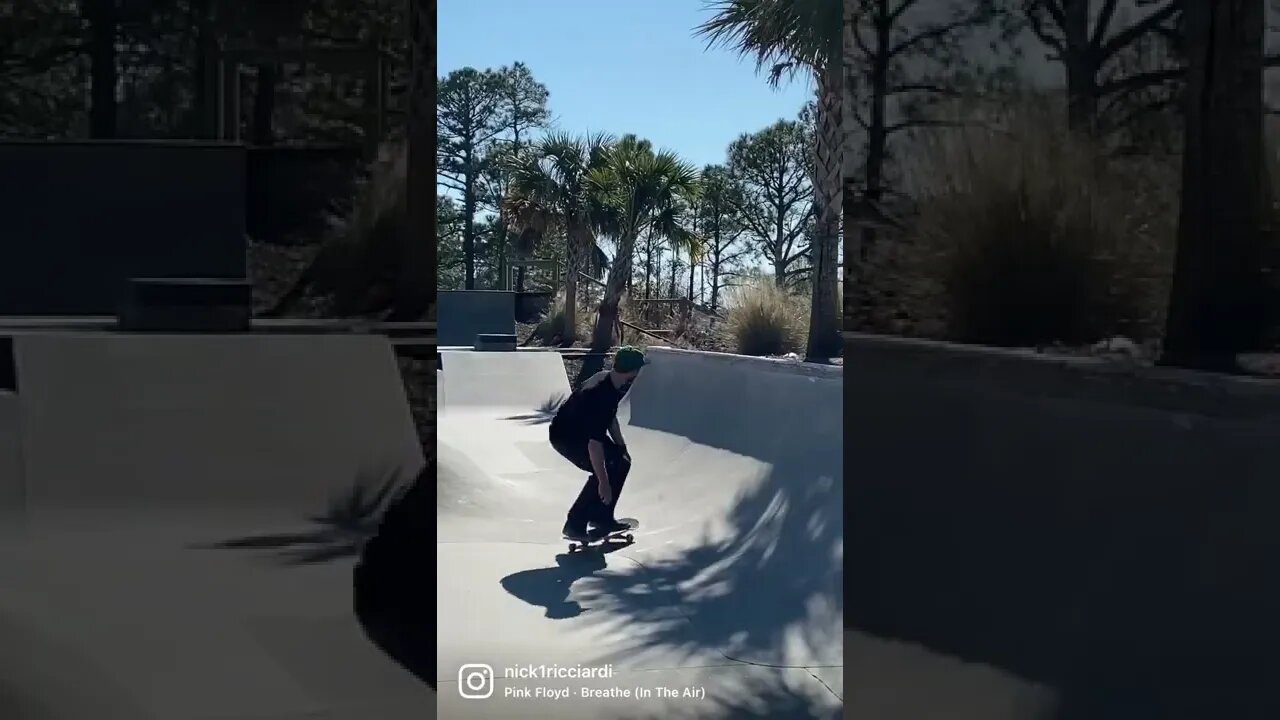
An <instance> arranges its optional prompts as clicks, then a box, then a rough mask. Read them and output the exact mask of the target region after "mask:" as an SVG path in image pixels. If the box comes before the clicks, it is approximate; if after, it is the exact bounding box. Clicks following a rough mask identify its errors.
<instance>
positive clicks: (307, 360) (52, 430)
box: [0, 333, 423, 517]
mask: <svg viewBox="0 0 1280 720" xmlns="http://www.w3.org/2000/svg"><path fill="white" fill-rule="evenodd" d="M12 348H13V357H14V359H15V361H16V362H15V366H16V376H17V383H16V384H17V386H18V392H17V393H16V395H14V396H12V398H10V399H12V400H15V401H16V402H15V403H8V402H0V423H4V424H9V423H10V422H12V423H14V424H18V425H20V433H19V436H20V447H19V448H18V451H19V452H20V455H21V458H20V464H21V467H22V477H23V483H22V489H21V494H22V496H23V498H24V502H25V503H27V504H28V506H29V508H30V509H34V508H46V507H63V508H65V507H79V508H112V507H138V506H161V507H170V508H188V509H207V508H218V507H226V508H292V509H294V512H296V513H298V515H299V517H301V516H303V515H306V514H318V513H323V512H324V511H325V509H326V508H327V507H328V505H329V504H330V503H333V502H335V501H339V500H341V498H343V497H346V496H348V495H349V494H350V493H352V492H353V491H355V489H356V488H357V486H358V485H360V484H361V483H365V482H367V483H382V482H386V481H389V480H394V479H400V480H407V479H409V478H412V477H413V475H414V474H415V473H416V472H417V471H418V470H419V469H420V468H421V467H422V464H423V455H422V448H421V444H420V442H419V441H418V438H417V435H416V432H415V430H414V426H413V423H412V420H411V417H410V413H409V408H408V405H407V402H406V399H405V393H404V388H403V385H402V382H401V380H400V375H399V371H398V368H397V366H396V361H395V357H394V353H393V351H392V349H391V347H390V345H389V344H388V343H387V342H386V341H385V340H384V339H382V338H375V337H363V336H345V335H316V336H303V335H279V336H273V335H208V336H205V335H183V336H164V335H146V336H132V335H117V334H95V333H32V334H25V335H16V336H14V337H13V342H12ZM0 400H3V398H0ZM14 404H16V411H15V412H13V413H11V414H14V415H16V416H17V417H16V418H8V419H5V416H6V415H8V414H10V413H5V409H6V407H7V406H10V405H14ZM0 462H5V459H4V458H3V457H0ZM7 464H12V461H9V462H8V463H7ZM7 483H8V481H7V480H6V483H5V485H6V486H7ZM11 494H12V493H5V495H6V496H7V495H11Z"/></svg>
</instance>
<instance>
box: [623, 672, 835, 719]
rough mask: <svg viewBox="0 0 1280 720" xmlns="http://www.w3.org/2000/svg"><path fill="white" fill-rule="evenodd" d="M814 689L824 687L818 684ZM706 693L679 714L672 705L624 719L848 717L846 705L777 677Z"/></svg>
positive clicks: (758, 678) (758, 676)
mask: <svg viewBox="0 0 1280 720" xmlns="http://www.w3.org/2000/svg"><path fill="white" fill-rule="evenodd" d="M814 687H815V688H820V687H821V685H820V684H818V683H816V682H815V683H814ZM706 691H707V696H706V697H705V698H700V699H698V700H685V701H684V702H683V703H682V704H681V705H680V706H678V710H677V709H676V708H673V707H671V706H670V705H668V706H666V707H663V708H661V709H655V710H653V711H651V712H633V713H628V714H626V715H622V716H620V717H621V718H625V720H668V719H669V718H679V719H680V720H780V719H781V718H786V720H839V719H840V718H842V717H844V708H843V703H839V701H835V702H837V703H839V704H836V705H835V706H834V707H833V706H832V702H830V701H818V700H817V699H815V692H814V691H805V690H802V689H800V688H797V687H795V685H794V684H793V683H789V682H787V681H785V680H784V679H783V678H781V677H780V676H779V675H778V674H777V673H774V674H765V673H753V674H752V675H751V677H750V680H749V682H743V683H739V684H733V685H732V686H729V687H725V688H720V687H707V688H706ZM817 692H826V691H825V690H817ZM833 700H834V698H833ZM673 710H676V712H673Z"/></svg>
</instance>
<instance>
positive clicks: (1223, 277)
mask: <svg viewBox="0 0 1280 720" xmlns="http://www.w3.org/2000/svg"><path fill="white" fill-rule="evenodd" d="M1185 12H1186V13H1187V17H1186V21H1187V36H1188V38H1187V41H1188V51H1189V56H1190V57H1189V61H1190V67H1189V72H1188V87H1187V94H1186V98H1187V100H1186V101H1187V107H1186V138H1185V150H1184V154H1183V164H1182V207H1181V213H1180V216H1179V218H1178V251H1177V257H1176V260H1175V265H1174V276H1173V285H1172V288H1171V290H1170V299H1169V314H1168V320H1167V324H1166V329H1165V345H1164V354H1163V357H1162V359H1161V362H1162V364H1165V365H1177V366H1182V367H1191V368H1200V369H1208V370H1227V371H1229V370H1234V369H1236V368H1237V356H1238V355H1239V354H1240V353H1242V352H1246V351H1248V350H1251V349H1253V348H1255V347H1256V344H1257V343H1258V341H1259V340H1260V335H1261V332H1262V328H1261V324H1262V318H1263V311H1262V307H1263V292H1264V288H1265V280H1264V278H1263V268H1262V265H1263V263H1262V231H1261V228H1262V224H1263V223H1262V219H1263V215H1262V212H1263V198H1262V188H1263V184H1262V172H1263V167H1262V158H1263V145H1262V118H1263V108H1262V53H1263V24H1264V13H1263V3H1262V0H1220V1H1219V2H1215V3H1189V4H1188V6H1187V8H1186V11H1185Z"/></svg>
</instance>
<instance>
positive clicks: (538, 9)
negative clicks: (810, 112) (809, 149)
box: [436, 0, 813, 166]
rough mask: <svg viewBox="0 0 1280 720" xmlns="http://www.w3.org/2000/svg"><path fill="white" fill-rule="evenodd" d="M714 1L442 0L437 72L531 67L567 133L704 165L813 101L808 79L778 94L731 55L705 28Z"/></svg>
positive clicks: (750, 66)
mask: <svg viewBox="0 0 1280 720" xmlns="http://www.w3.org/2000/svg"><path fill="white" fill-rule="evenodd" d="M710 13H711V11H710V10H709V9H707V8H706V6H705V3H704V0H439V3H438V10H437V15H436V17H437V33H436V36H437V38H438V39H437V43H438V47H437V52H436V58H437V67H438V73H439V74H440V75H441V76H443V75H446V74H448V73H449V72H450V71H451V70H456V69H458V68H462V67H466V66H472V67H476V68H481V69H483V68H487V67H493V68H496V67H499V66H501V65H510V64H511V63H513V62H515V61H517V60H518V61H522V62H524V63H525V64H526V65H528V66H529V70H530V71H531V72H532V73H533V76H534V77H535V78H537V80H538V81H539V82H541V83H543V84H544V85H546V86H547V89H548V90H549V91H550V93H551V96H550V99H549V101H548V107H549V109H550V111H551V115H552V118H553V119H554V120H555V122H556V124H557V125H558V127H560V128H561V129H563V130H566V131H569V132H573V133H585V132H607V133H610V134H613V135H621V134H623V133H628V132H630V133H635V134H637V135H639V136H641V137H643V138H647V139H649V140H651V141H652V142H653V144H654V145H655V146H656V147H659V148H666V149H670V150H674V151H676V152H678V153H679V154H680V155H681V156H683V157H684V158H685V159H687V160H688V161H690V162H693V163H696V164H697V165H699V166H702V165H705V164H708V163H720V162H724V156H725V149H726V148H727V147H728V145H729V143H730V142H732V141H733V140H735V139H736V138H737V137H738V136H739V135H741V134H742V133H745V132H754V131H756V130H759V129H762V128H764V127H766V126H768V125H770V124H771V123H773V122H776V121H777V120H779V119H781V118H786V119H793V118H795V117H796V115H797V113H799V111H800V108H801V107H802V106H803V105H804V103H805V102H806V101H808V100H809V99H810V98H811V97H812V94H813V87H812V84H811V83H810V81H809V80H808V78H806V77H803V76H798V77H797V78H795V79H794V80H792V81H790V82H789V83H787V84H785V85H784V86H782V87H781V88H779V89H778V90H774V89H772V88H771V87H770V86H769V83H768V81H767V78H766V77H764V76H763V75H759V74H757V73H756V72H755V64H754V63H753V62H751V61H750V60H748V59H739V58H738V56H737V55H736V54H735V53H733V52H732V51H731V50H728V49H724V48H721V47H718V46H717V47H716V48H713V49H710V50H708V49H707V42H706V40H705V39H704V38H702V37H695V35H694V29H695V28H696V27H697V26H698V24H699V23H701V22H703V21H705V20H706V19H707V18H708V17H710Z"/></svg>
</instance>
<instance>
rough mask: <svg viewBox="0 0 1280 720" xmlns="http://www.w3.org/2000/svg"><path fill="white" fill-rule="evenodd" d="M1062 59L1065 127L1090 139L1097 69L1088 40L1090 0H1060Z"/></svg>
mask: <svg viewBox="0 0 1280 720" xmlns="http://www.w3.org/2000/svg"><path fill="white" fill-rule="evenodd" d="M1062 15H1063V19H1064V20H1065V22H1064V23H1063V27H1062V32H1063V36H1064V42H1063V44H1064V45H1065V46H1066V50H1067V52H1066V55H1065V56H1064V57H1063V58H1062V65H1063V69H1064V70H1065V72H1066V75H1067V127H1068V128H1069V129H1070V130H1071V131H1072V132H1081V133H1084V134H1086V135H1090V136H1092V135H1093V134H1094V131H1095V130H1096V129H1097V119H1098V118H1097V116H1098V66H1097V58H1095V57H1094V55H1095V52H1094V48H1093V43H1092V42H1091V41H1090V38H1089V0H1062Z"/></svg>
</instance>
